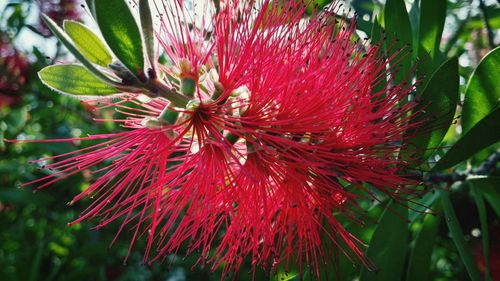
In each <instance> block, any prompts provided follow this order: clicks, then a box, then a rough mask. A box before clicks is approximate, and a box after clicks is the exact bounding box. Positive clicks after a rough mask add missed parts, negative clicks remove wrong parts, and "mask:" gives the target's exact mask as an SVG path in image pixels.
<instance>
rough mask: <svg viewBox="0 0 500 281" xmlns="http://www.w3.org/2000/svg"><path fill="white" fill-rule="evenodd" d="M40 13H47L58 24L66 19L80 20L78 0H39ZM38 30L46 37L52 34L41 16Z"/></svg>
mask: <svg viewBox="0 0 500 281" xmlns="http://www.w3.org/2000/svg"><path fill="white" fill-rule="evenodd" d="M37 5H38V8H39V9H40V13H43V14H46V15H47V16H49V17H50V18H51V19H53V20H54V21H55V22H57V23H58V24H61V23H62V22H63V21H64V20H79V19H80V12H79V11H78V7H79V2H78V0H37ZM38 31H40V33H41V34H42V35H44V36H46V37H49V36H51V35H52V33H51V32H50V30H49V29H48V28H47V25H46V24H45V23H44V22H43V20H42V19H41V18H40V20H39V22H38Z"/></svg>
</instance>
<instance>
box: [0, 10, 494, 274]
mask: <svg viewBox="0 0 500 281" xmlns="http://www.w3.org/2000/svg"><path fill="white" fill-rule="evenodd" d="M316 2H317V4H319V6H323V5H325V4H328V2H330V1H316ZM382 2H383V3H382ZM80 4H81V3H80V2H78V1H77V0H39V1H32V0H3V1H2V0H0V11H1V12H0V36H1V37H0V39H1V40H0V42H1V44H0V54H1V56H2V57H1V58H0V279H1V280H32V281H34V280H47V281H49V280H50V281H52V280H169V281H174V280H220V273H219V272H215V273H211V272H210V271H209V270H207V269H206V268H203V266H202V265H199V266H196V267H194V268H192V265H193V264H195V261H196V256H195V255H190V256H188V257H185V256H184V255H183V253H179V254H178V255H177V256H174V255H172V256H170V257H169V260H168V261H166V262H165V263H164V264H153V265H143V264H142V263H141V261H142V251H141V249H143V248H144V247H143V245H141V244H140V243H138V244H137V245H136V246H135V247H134V248H133V249H132V250H131V252H130V255H129V258H128V260H127V262H126V265H125V264H124V261H125V257H126V256H127V253H128V251H129V240H128V239H129V238H130V236H129V235H128V234H127V233H125V234H124V235H122V236H120V238H119V239H117V241H116V243H115V244H114V245H112V247H110V243H111V241H112V240H113V238H114V234H115V232H116V230H117V228H118V226H119V225H118V224H116V223H115V224H112V225H110V226H109V227H107V228H105V229H102V230H98V231H96V230H91V228H92V227H93V226H94V225H93V223H92V222H84V223H79V224H77V225H75V226H72V227H68V226H67V223H68V222H70V221H72V220H74V219H75V218H77V217H78V214H79V213H80V212H81V211H82V210H83V209H84V208H85V206H86V205H88V204H89V202H90V200H92V199H86V200H83V201H82V202H79V203H78V204H76V205H74V206H67V202H68V201H70V200H71V198H72V197H73V196H74V195H75V194H77V193H78V192H80V191H81V190H83V189H85V188H86V187H87V186H88V185H89V183H90V182H92V180H93V176H92V175H90V174H83V175H77V176H73V177H71V178H69V179H66V180H64V181H60V182H57V183H55V184H54V185H53V186H51V187H50V188H48V189H46V190H40V191H37V192H33V189H32V187H26V188H19V186H20V185H21V184H22V183H24V182H27V181H30V180H33V179H36V178H39V177H41V176H43V175H45V174H47V173H52V171H49V170H46V169H43V166H42V164H43V163H41V164H30V161H31V160H36V159H39V158H40V157H43V156H50V155H55V154H60V153H65V152H68V151H71V150H74V149H77V148H78V147H81V145H82V144H80V143H79V142H68V143H57V144H51V143H7V142H5V141H3V139H11V140H13V139H17V140H32V139H51V138H70V137H78V136H83V135H86V134H94V133H98V132H100V133H103V132H112V131H115V130H117V129H119V128H116V127H115V126H116V125H115V124H113V123H110V122H104V123H95V122H92V117H93V116H92V115H91V114H90V113H89V111H87V110H85V107H84V106H83V105H82V104H80V102H79V101H78V100H76V99H71V98H68V97H64V96H60V95H57V94H55V93H54V92H52V91H50V90H49V89H47V88H46V87H45V86H44V85H43V84H42V83H41V82H40V81H39V80H38V78H37V72H38V71H39V70H41V69H42V68H43V67H45V66H47V65H50V64H53V63H54V62H55V61H71V60H72V58H71V57H70V56H68V54H67V53H66V51H65V49H64V48H62V47H61V45H60V44H59V43H57V40H55V39H54V38H53V37H52V36H51V34H50V31H49V30H48V29H47V28H46V27H45V26H44V25H43V24H42V23H41V21H40V20H39V13H40V11H42V12H45V13H47V14H48V15H49V16H51V18H53V19H54V20H56V21H58V23H59V24H60V23H61V21H62V20H63V19H82V20H84V19H87V18H88V16H87V15H86V12H85V10H84V9H83V8H82V7H81V6H80ZM348 4H350V5H351V7H352V8H353V9H354V11H356V12H357V16H358V20H359V23H358V28H359V30H360V31H361V32H364V34H363V33H360V35H359V36H369V37H372V39H373V40H374V41H378V39H379V38H381V37H383V36H386V37H387V38H386V41H385V42H396V43H395V44H400V45H401V47H402V46H406V48H411V49H413V52H412V53H411V54H410V55H408V56H407V57H405V58H404V59H403V61H402V64H401V66H400V68H401V69H402V71H401V72H402V73H408V72H410V71H415V72H416V77H418V78H419V80H421V81H420V83H419V86H418V95H420V96H421V98H422V99H424V100H427V101H429V102H431V104H432V105H433V106H431V107H430V108H428V110H429V111H430V112H431V113H432V112H435V113H436V112H437V113H446V114H445V115H447V117H446V118H444V119H443V118H441V119H439V118H438V121H436V122H437V123H435V124H431V125H434V126H435V127H436V128H438V130H436V132H437V133H436V132H434V133H433V134H432V135H427V136H424V137H423V138H422V139H418V140H417V141H416V143H417V144H419V145H421V147H433V148H435V147H439V149H434V150H431V151H430V152H429V153H426V154H425V155H421V157H430V158H429V159H430V161H431V163H435V162H438V168H435V172H432V173H427V174H426V176H425V179H426V181H427V183H428V184H430V185H431V187H433V191H432V192H431V193H429V194H428V195H427V196H425V197H424V198H422V199H421V200H420V201H419V203H420V204H423V205H424V206H426V207H429V208H430V209H432V211H433V212H434V215H426V216H425V215H422V212H424V211H425V208H421V207H419V206H418V205H417V204H413V205H412V206H410V207H412V208H416V209H417V210H418V212H414V211H410V212H409V213H408V218H409V221H410V222H411V223H410V224H407V223H406V221H405V220H404V219H401V217H398V216H396V215H394V213H395V212H387V211H386V210H385V209H384V207H382V206H381V205H380V204H376V203H374V202H363V204H362V207H363V208H365V209H366V210H367V213H368V217H369V218H371V219H372V223H369V224H368V225H367V226H366V227H359V226H356V225H349V224H347V226H346V227H347V228H348V229H349V230H350V231H352V232H353V233H355V234H357V235H358V237H360V238H361V239H362V240H363V241H365V242H366V244H367V253H368V255H369V257H370V258H372V259H373V260H374V261H375V262H376V263H377V265H378V266H379V268H380V271H379V274H375V273H374V272H368V271H367V270H366V269H363V268H362V267H361V266H358V265H355V266H353V265H352V264H351V262H349V261H347V260H345V259H341V260H340V263H339V268H340V270H339V272H340V274H341V280H363V281H364V280H408V281H410V280H469V279H473V280H481V279H482V278H485V279H486V280H500V272H499V268H500V238H499V237H500V225H499V219H498V218H499V216H500V189H499V188H500V180H499V179H500V178H499V177H498V176H500V173H499V172H498V165H497V163H498V162H499V159H498V158H499V157H498V152H497V149H498V147H499V146H498V144H495V143H497V142H498V140H499V131H500V127H499V126H500V125H499V124H500V121H499V117H498V100H499V98H500V95H499V94H498V92H499V90H498V88H499V87H498V86H496V84H493V85H491V84H489V82H488V81H498V78H499V77H498V75H499V74H500V70H499V68H500V64H499V63H500V54H499V52H498V50H496V52H495V51H493V52H492V53H490V54H489V55H488V56H486V55H487V54H488V52H490V51H491V50H493V49H494V48H495V47H496V46H497V45H498V43H499V42H500V40H499V39H500V36H499V35H500V33H499V29H500V5H499V4H498V3H497V2H496V1H486V0H478V1H468V0H453V1H452V0H449V1H445V0H439V1H438V0H432V1H429V0H421V1H418V0H415V1H407V2H406V6H405V3H404V1H402V0H387V1H378V0H373V1H372V0H352V1H350V3H348ZM405 8H406V9H405ZM382 29H385V33H382V32H381V30H382ZM443 29H444V31H443ZM441 32H442V33H441ZM393 39H394V40H393ZM485 56H486V58H485ZM482 58H485V59H484V60H485V63H482V64H481V65H480V67H479V68H478V69H477V70H476V71H475V72H474V69H476V67H477V66H478V65H479V63H480V60H481V59H482ZM398 79H399V78H398ZM495 79H497V80H495ZM469 81H470V82H469ZM485 81H486V82H485ZM487 82H488V83H487ZM457 94H458V95H457ZM454 95H455V96H457V97H455V98H453V96H454ZM444 100H446V101H449V102H448V103H442V101H444ZM468 100H472V101H468ZM441 104H442V105H441ZM468 104H473V105H474V106H471V108H468ZM455 109H456V112H455ZM462 109H463V112H462ZM481 112H482V113H481ZM495 112H496V113H495ZM431 113H429V114H431ZM483 113H484V114H483ZM108 114H113V113H112V112H108ZM459 115H462V118H457V117H458V116H459ZM484 117H486V118H485V119H483V118H484ZM487 118H490V119H491V120H489V121H488V120H486V119H487ZM482 119H483V120H482ZM484 120H486V121H488V122H489V123H488V122H486V121H484ZM483 121H484V122H483ZM450 123H452V124H451V126H450V127H449V128H448V124H450ZM443 124H444V125H443ZM474 125H477V126H474ZM479 125H481V126H479ZM478 127H479V128H478ZM468 133H469V134H468ZM443 137H444V140H443V142H441V139H442V138H443ZM488 140H489V141H488ZM450 147H451V149H450ZM448 150H449V151H448ZM495 153H496V154H495ZM491 155H492V157H491ZM488 157H490V158H489V160H488ZM495 157H496V158H495ZM421 168H422V169H423V170H425V171H427V170H429V168H430V167H421ZM397 208H398V207H394V208H393V210H396V211H397V210H398V209H397ZM485 256H486V257H488V256H489V260H490V266H489V271H490V273H489V274H486V275H485V272H487V271H488V267H487V266H486V262H485ZM325 267H326V268H328V267H332V266H331V265H327V266H325ZM250 269H251V266H250V264H249V263H247V264H246V265H245V266H243V268H242V271H241V273H240V274H239V277H237V278H238V279H239V280H251V279H252V276H251V274H249V271H250ZM331 272H332V271H331ZM489 275H490V276H491V277H490V276H489ZM300 277H301V276H298V275H297V274H296V272H294V271H290V272H278V273H277V275H276V274H274V275H270V274H269V273H264V272H257V273H256V277H255V280H275V279H276V280H298V279H299V278H300ZM302 277H304V278H305V279H306V280H307V279H314V278H313V277H312V276H310V275H309V274H308V272H307V271H306V272H305V273H304V276H302ZM329 277H330V278H329ZM329 277H326V275H325V277H324V278H325V280H327V279H333V276H332V274H330V275H329ZM356 278H360V279H356Z"/></svg>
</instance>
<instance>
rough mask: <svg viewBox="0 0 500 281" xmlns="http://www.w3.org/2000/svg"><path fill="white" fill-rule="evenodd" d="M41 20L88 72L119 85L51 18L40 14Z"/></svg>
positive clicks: (109, 82)
mask: <svg viewBox="0 0 500 281" xmlns="http://www.w3.org/2000/svg"><path fill="white" fill-rule="evenodd" d="M42 19H43V21H44V22H45V23H46V24H47V27H48V28H49V29H50V30H51V31H52V32H53V33H54V35H55V36H56V37H57V39H59V41H61V43H62V44H63V45H64V46H65V47H66V48H67V49H68V51H69V52H70V53H71V54H73V56H75V58H76V59H77V60H79V61H80V62H81V63H82V64H83V65H84V66H85V67H86V68H87V69H88V70H89V71H90V72H92V73H93V74H94V75H95V76H96V77H98V78H99V79H101V80H103V81H105V82H107V83H108V84H111V85H115V86H119V85H120V84H119V83H118V82H116V81H114V80H112V79H111V78H109V77H108V76H106V75H105V74H104V73H102V72H101V71H100V70H99V69H97V68H96V67H95V66H94V64H93V63H92V62H91V61H90V60H88V59H87V58H86V57H85V56H84V55H83V54H82V53H81V52H80V50H78V48H77V47H76V46H75V45H74V44H73V42H72V41H71V38H69V36H68V35H67V34H66V33H65V32H64V31H63V30H62V29H61V28H60V27H59V26H57V24H56V23H55V22H54V21H53V20H51V19H50V18H49V17H48V16H47V15H45V14H42Z"/></svg>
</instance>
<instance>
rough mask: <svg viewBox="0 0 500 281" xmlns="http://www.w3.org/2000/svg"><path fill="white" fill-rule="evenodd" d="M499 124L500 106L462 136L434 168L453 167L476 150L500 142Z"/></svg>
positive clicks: (436, 169)
mask: <svg viewBox="0 0 500 281" xmlns="http://www.w3.org/2000/svg"><path fill="white" fill-rule="evenodd" d="M498 124H500V107H497V108H496V109H495V110H493V112H491V113H490V114H488V115H487V116H486V117H484V118H483V119H482V120H481V121H479V122H478V123H477V124H476V125H475V126H474V127H473V128H472V129H470V130H469V131H468V132H467V133H466V134H465V135H464V136H463V137H462V138H460V139H459V140H458V141H457V142H456V143H455V145H453V146H452V147H451V148H450V150H448V152H447V153H446V154H445V155H444V156H443V158H441V159H440V160H439V162H438V163H437V164H436V165H435V166H434V167H433V168H432V169H433V170H434V171H439V170H443V169H446V168H449V167H452V166H454V165H456V164H458V163H460V162H462V161H465V160H467V159H468V158H469V157H471V156H472V155H474V154H475V153H476V152H479V151H481V150H482V149H484V148H486V147H488V146H490V145H492V144H495V143H497V142H499V141H500V132H499V130H498ZM478 136H479V137H478Z"/></svg>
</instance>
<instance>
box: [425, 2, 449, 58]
mask: <svg viewBox="0 0 500 281" xmlns="http://www.w3.org/2000/svg"><path fill="white" fill-rule="evenodd" d="M420 5H421V7H420V18H421V19H423V20H421V21H420V29H419V45H420V49H419V53H420V52H427V53H428V54H429V58H430V59H431V60H434V59H435V58H436V56H437V54H438V53H439V44H440V43H441V35H442V34H443V28H444V20H445V18H446V0H421V4H420ZM424 63H425V62H424Z"/></svg>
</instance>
